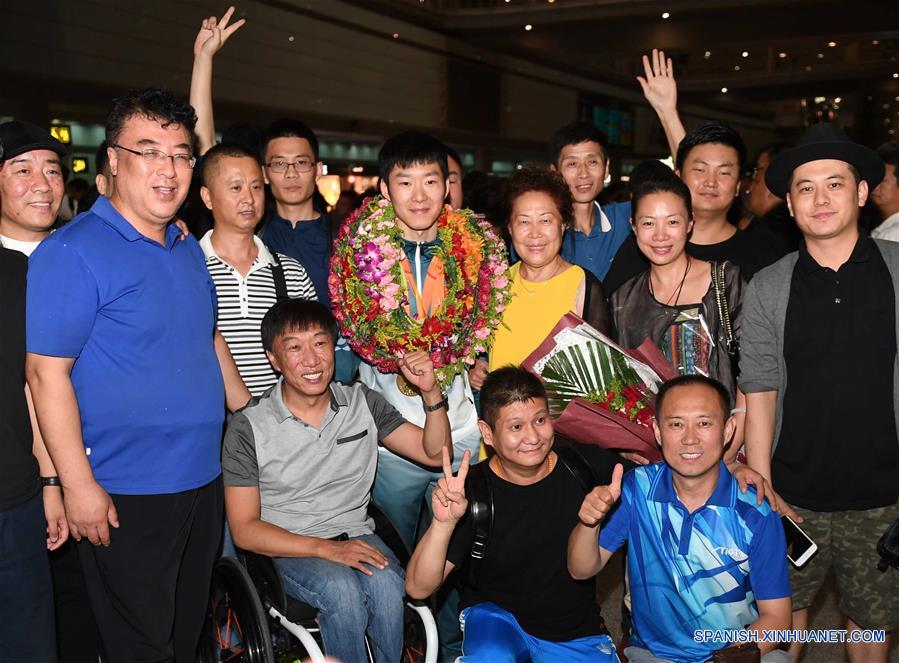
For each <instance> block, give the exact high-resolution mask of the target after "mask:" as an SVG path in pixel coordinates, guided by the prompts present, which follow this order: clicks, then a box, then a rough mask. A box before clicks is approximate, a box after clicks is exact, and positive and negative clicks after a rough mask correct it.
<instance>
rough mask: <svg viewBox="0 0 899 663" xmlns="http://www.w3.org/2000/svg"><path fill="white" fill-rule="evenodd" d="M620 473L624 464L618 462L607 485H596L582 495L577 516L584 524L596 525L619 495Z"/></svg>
mask: <svg viewBox="0 0 899 663" xmlns="http://www.w3.org/2000/svg"><path fill="white" fill-rule="evenodd" d="M622 475H624V466H622V465H621V463H618V464H617V465H615V469H614V470H613V471H612V480H611V481H610V482H609V485H608V486H597V487H596V488H594V489H593V490H591V491H590V492H589V493H587V496H586V497H584V502H583V504H581V508H580V510H579V511H578V513H577V517H578V518H579V519H580V521H581V522H582V523H583V524H584V525H585V526H587V527H596V526H597V525H598V524H599V521H601V520H602V519H603V518H604V517H605V516H606V514H607V513H608V512H609V510H610V509H611V508H612V507H613V506H614V505H615V502H617V501H618V498H619V497H621V477H622Z"/></svg>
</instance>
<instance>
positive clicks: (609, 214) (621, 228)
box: [562, 202, 631, 281]
mask: <svg viewBox="0 0 899 663" xmlns="http://www.w3.org/2000/svg"><path fill="white" fill-rule="evenodd" d="M593 205H594V223H593V229H592V230H591V231H590V234H589V235H585V234H584V233H582V232H580V231H578V230H574V229H573V228H571V229H569V230H568V231H567V232H566V233H565V237H564V238H563V239H562V257H563V258H565V260H567V261H568V262H570V263H573V264H575V265H580V266H581V267H583V268H584V269H589V270H590V271H591V272H593V275H594V276H595V277H596V278H598V279H599V280H600V281H602V280H603V279H604V278H605V277H606V274H607V273H608V271H609V267H611V266H612V260H613V259H614V258H615V254H616V253H618V247H620V246H621V244H622V243H623V242H624V240H626V239H627V238H628V236H629V235H630V234H631V204H630V202H623V203H609V204H608V205H603V206H602V207H600V205H599V203H593ZM603 215H605V217H606V219H608V223H605V220H604V219H603V218H602V217H603Z"/></svg>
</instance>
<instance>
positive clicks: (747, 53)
mask: <svg viewBox="0 0 899 663" xmlns="http://www.w3.org/2000/svg"><path fill="white" fill-rule="evenodd" d="M740 55H742V56H743V57H744V58H748V57H749V51H743V52H742V53H741V54H740Z"/></svg>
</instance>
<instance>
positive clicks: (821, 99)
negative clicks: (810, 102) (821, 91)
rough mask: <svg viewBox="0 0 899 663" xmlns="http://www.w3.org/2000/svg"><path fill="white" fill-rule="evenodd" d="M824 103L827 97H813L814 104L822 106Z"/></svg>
mask: <svg viewBox="0 0 899 663" xmlns="http://www.w3.org/2000/svg"><path fill="white" fill-rule="evenodd" d="M825 101H827V97H815V103H816V104H823V103H824V102H825Z"/></svg>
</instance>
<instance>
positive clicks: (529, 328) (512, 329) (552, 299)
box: [469, 167, 609, 389]
mask: <svg viewBox="0 0 899 663" xmlns="http://www.w3.org/2000/svg"><path fill="white" fill-rule="evenodd" d="M505 202H506V218H505V224H506V229H507V231H508V233H509V235H510V237H511V238H512V247H513V248H514V250H515V253H516V254H517V255H518V257H519V258H520V260H519V262H517V263H515V264H514V265H513V266H512V269H511V270H510V278H511V281H512V299H511V301H510V302H509V304H508V306H507V307H506V310H505V311H504V312H503V319H502V324H501V325H500V327H499V329H498V330H497V332H496V337H495V339H494V342H493V348H492V349H491V350H490V355H489V361H487V362H484V361H479V362H478V365H477V366H475V368H474V369H473V370H472V371H471V373H470V374H469V379H470V381H471V386H472V387H473V388H475V389H478V388H480V386H481V384H482V383H483V379H484V377H486V375H487V371H488V370H493V369H495V368H499V367H501V366H505V365H507V364H520V363H521V362H522V361H524V360H525V359H526V358H527V356H528V355H529V354H531V353H532V352H533V351H534V350H536V349H537V346H539V345H540V343H542V342H543V340H544V339H545V338H546V337H547V336H548V335H549V333H550V332H551V331H552V328H553V327H555V325H556V323H557V322H559V320H560V319H561V318H562V316H564V315H565V314H566V313H568V312H569V311H573V312H574V313H577V314H578V315H579V316H581V317H582V318H584V319H585V320H586V321H587V322H588V323H590V324H591V325H592V326H593V327H595V328H596V329H597V330H599V331H601V332H602V333H604V334H608V332H609V313H608V307H607V304H606V298H605V295H604V294H603V292H602V286H601V285H600V283H599V281H598V280H597V279H596V277H595V276H593V274H592V273H590V272H589V271H588V270H585V269H582V268H581V267H579V266H577V265H573V264H571V263H570V262H568V261H567V260H565V259H563V258H562V256H561V250H562V237H563V235H564V234H565V230H566V229H568V228H570V227H571V225H572V222H573V209H572V208H573V200H572V197H571V192H570V191H569V190H568V186H567V185H566V184H565V181H564V180H563V179H562V176H561V175H559V174H558V173H557V172H555V171H553V170H549V169H546V168H537V167H527V168H524V169H523V170H520V171H518V172H517V173H515V174H514V175H512V177H510V178H509V179H508V180H507V182H506V193H505Z"/></svg>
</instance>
